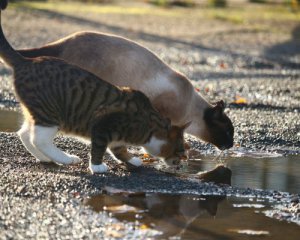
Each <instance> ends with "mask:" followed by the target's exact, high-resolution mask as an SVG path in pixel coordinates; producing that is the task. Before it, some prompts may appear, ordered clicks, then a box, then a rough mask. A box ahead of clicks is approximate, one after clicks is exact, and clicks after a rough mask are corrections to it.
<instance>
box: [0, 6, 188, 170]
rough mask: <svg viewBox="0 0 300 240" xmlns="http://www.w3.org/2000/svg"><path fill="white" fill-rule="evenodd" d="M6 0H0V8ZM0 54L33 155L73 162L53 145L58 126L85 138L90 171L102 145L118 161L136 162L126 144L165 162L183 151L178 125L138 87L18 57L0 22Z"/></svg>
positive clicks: (52, 61)
mask: <svg viewBox="0 0 300 240" xmlns="http://www.w3.org/2000/svg"><path fill="white" fill-rule="evenodd" d="M5 7H6V1H1V9H4V8H5ZM0 56H1V57H2V58H3V60H4V61H5V62H6V63H7V64H8V65H9V66H10V67H11V68H12V69H13V71H14V87H15V91H16V94H17V96H18V98H19V100H20V102H21V106H22V108H23V112H24V116H25V121H24V124H23V127H22V128H21V130H20V131H19V135H20V138H21V140H22V142H23V144H24V145H25V146H26V148H27V149H28V151H30V152H31V153H32V154H33V155H34V156H35V157H36V158H37V159H39V160H40V161H54V162H56V163H60V164H74V163H78V162H79V161H80V159H79V158H78V157H77V156H72V155H69V154H66V153H64V152H62V151H61V150H59V149H58V148H56V146H54V144H53V138H54V136H55V134H56V133H57V131H58V130H61V131H63V132H66V133H70V134H73V135H78V136H81V137H86V138H90V139H91V162H90V169H91V171H92V172H105V171H106V170H107V167H106V165H105V164H104V163H102V158H103V154H104V152H105V150H106V148H107V147H109V148H110V150H111V151H112V152H113V154H114V155H115V156H116V157H117V158H118V159H120V160H122V161H124V162H130V163H132V164H134V165H139V164H140V163H141V162H140V161H139V160H138V159H136V158H134V157H133V156H132V155H131V154H130V153H128V152H127V148H126V145H127V144H132V145H142V146H144V148H145V150H146V151H147V150H148V152H149V153H150V154H154V155H156V156H158V157H162V158H164V159H165V160H166V162H167V163H175V164H177V163H178V162H179V161H180V158H181V157H182V155H184V143H183V130H184V128H185V127H186V126H181V127H176V126H171V124H170V121H169V120H168V119H166V118H164V117H162V116H161V115H160V114H159V112H157V111H156V110H155V109H154V108H153V107H152V105H151V103H150V101H149V99H148V98H147V97H146V96H145V95H144V94H143V93H142V92H139V91H135V90H131V89H128V88H118V87H116V86H113V85H111V84H109V83H107V82H105V81H103V80H101V79H99V78H98V77H96V76H95V75H94V74H92V73H90V72H88V71H85V70H83V69H81V68H79V67H77V66H75V65H71V64H68V63H67V62H65V61H63V60H60V59H58V58H52V57H38V58H24V57H22V56H21V55H20V54H19V53H17V52H16V51H15V50H14V49H13V48H12V47H11V46H10V45H9V43H8V42H7V40H6V38H5V36H4V34H3V31H2V27H1V28H0Z"/></svg>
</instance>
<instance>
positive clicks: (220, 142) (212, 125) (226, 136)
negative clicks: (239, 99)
mask: <svg viewBox="0 0 300 240" xmlns="http://www.w3.org/2000/svg"><path fill="white" fill-rule="evenodd" d="M224 108H225V105H224V102H223V101H222V100H221V101H219V102H217V103H216V105H215V106H214V107H212V108H208V109H206V110H205V112H204V121H205V124H206V130H205V134H204V140H205V141H207V142H210V143H212V144H214V145H215V146H216V147H217V148H219V149H221V150H225V149H229V148H231V147H232V146H233V134H234V128H233V125H232V122H231V120H230V119H229V117H227V115H226V114H225V113H224Z"/></svg>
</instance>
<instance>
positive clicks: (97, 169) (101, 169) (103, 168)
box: [89, 163, 108, 173]
mask: <svg viewBox="0 0 300 240" xmlns="http://www.w3.org/2000/svg"><path fill="white" fill-rule="evenodd" d="M89 169H90V170H91V172H92V173H105V172H107V170H108V167H107V165H106V164H105V163H102V164H100V165H94V164H90V166H89Z"/></svg>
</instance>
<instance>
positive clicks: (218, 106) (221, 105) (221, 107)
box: [214, 100, 225, 112]
mask: <svg viewBox="0 0 300 240" xmlns="http://www.w3.org/2000/svg"><path fill="white" fill-rule="evenodd" d="M214 105H215V106H214V108H215V109H217V110H219V111H222V112H223V111H224V109H225V102H224V101H223V100H220V101H218V102H216V103H215V104H214Z"/></svg>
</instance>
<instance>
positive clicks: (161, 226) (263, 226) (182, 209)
mask: <svg viewBox="0 0 300 240" xmlns="http://www.w3.org/2000/svg"><path fill="white" fill-rule="evenodd" d="M85 204H86V205H89V206H91V207H92V209H93V210H94V211H96V212H99V211H107V212H108V213H109V214H110V215H111V216H113V217H116V218H118V219H119V220H121V221H127V222H134V223H135V228H136V229H152V230H155V231H156V232H157V236H156V239H218V240H219V239H225V240H226V239H250V238H251V239H260V238H262V237H263V238H264V239H280V240H281V239H289V240H293V239H295V240H296V239H299V234H300V228H299V226H298V225H296V224H293V223H287V222H284V221H278V220H275V219H272V218H268V217H266V216H265V214H264V212H265V211H268V210H269V209H270V208H271V207H270V203H268V202H267V201H266V200H261V199H250V200H245V199H242V198H234V197H230V198H225V197H223V196H199V195H172V194H161V193H142V192H137V193H133V192H122V191H119V192H118V191H114V192H113V193H112V192H109V191H104V193H103V194H101V195H98V196H93V197H90V198H89V199H87V200H86V202H85ZM287 236H288V237H287Z"/></svg>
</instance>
